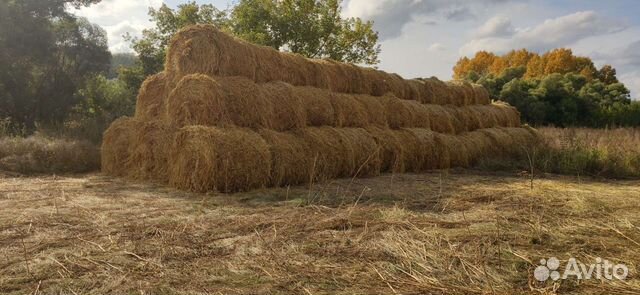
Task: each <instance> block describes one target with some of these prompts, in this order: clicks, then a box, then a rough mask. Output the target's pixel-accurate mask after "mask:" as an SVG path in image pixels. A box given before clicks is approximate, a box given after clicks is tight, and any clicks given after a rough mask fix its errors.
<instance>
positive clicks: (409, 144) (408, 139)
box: [395, 128, 425, 172]
mask: <svg viewBox="0 0 640 295" xmlns="http://www.w3.org/2000/svg"><path fill="white" fill-rule="evenodd" d="M395 134H396V136H397V137H398V139H399V141H400V142H401V143H402V147H403V152H402V166H403V167H404V171H405V172H420V171H422V169H423V167H424V163H425V159H424V154H423V152H422V150H421V141H420V139H419V138H418V137H417V136H416V134H415V133H414V132H412V131H410V130H409V129H406V128H403V129H398V130H396V131H395Z"/></svg>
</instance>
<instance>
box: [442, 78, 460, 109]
mask: <svg viewBox="0 0 640 295" xmlns="http://www.w3.org/2000/svg"><path fill="white" fill-rule="evenodd" d="M445 84H446V87H447V88H446V91H447V92H448V93H449V99H448V101H447V103H443V104H450V105H454V106H464V105H465V93H464V86H463V85H462V83H461V82H460V81H449V82H445Z"/></svg>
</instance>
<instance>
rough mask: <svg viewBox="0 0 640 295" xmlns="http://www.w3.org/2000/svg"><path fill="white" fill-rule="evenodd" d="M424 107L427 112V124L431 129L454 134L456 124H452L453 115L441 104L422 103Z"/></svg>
mask: <svg viewBox="0 0 640 295" xmlns="http://www.w3.org/2000/svg"><path fill="white" fill-rule="evenodd" d="M424 107H425V109H426V111H427V112H428V113H429V126H430V128H431V130H433V131H435V132H439V133H447V134H456V132H457V129H456V126H454V118H455V115H453V114H452V113H451V112H450V111H447V109H446V108H445V107H444V106H441V105H435V104H431V105H424ZM457 122H459V121H457ZM457 122H456V125H457Z"/></svg>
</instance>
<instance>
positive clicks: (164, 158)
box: [127, 121, 177, 182]
mask: <svg viewBox="0 0 640 295" xmlns="http://www.w3.org/2000/svg"><path fill="white" fill-rule="evenodd" d="M134 130H135V132H134V136H133V138H132V145H131V149H130V152H131V155H130V164H131V165H130V169H129V171H128V172H127V175H128V176H129V177H132V178H134V179H144V180H158V181H164V182H166V181H168V175H167V168H168V161H169V160H168V157H169V150H170V149H171V145H172V143H173V137H174V135H175V133H176V132H177V129H176V127H175V126H174V125H172V124H169V123H167V122H166V121H149V122H143V123H141V124H139V127H138V128H135V129H134Z"/></svg>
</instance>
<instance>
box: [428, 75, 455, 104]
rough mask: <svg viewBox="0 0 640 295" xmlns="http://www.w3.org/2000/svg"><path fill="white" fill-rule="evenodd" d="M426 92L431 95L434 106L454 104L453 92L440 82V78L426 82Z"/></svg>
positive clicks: (429, 79)
mask: <svg viewBox="0 0 640 295" xmlns="http://www.w3.org/2000/svg"><path fill="white" fill-rule="evenodd" d="M424 85H425V88H426V89H425V92H428V93H430V94H431V101H432V103H433V104H439V105H447V104H452V103H451V101H452V100H453V99H452V91H451V90H450V89H449V87H448V86H447V84H446V83H445V82H442V81H440V80H438V78H435V77H433V78H428V79H425V80H424Z"/></svg>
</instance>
